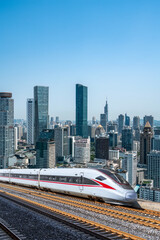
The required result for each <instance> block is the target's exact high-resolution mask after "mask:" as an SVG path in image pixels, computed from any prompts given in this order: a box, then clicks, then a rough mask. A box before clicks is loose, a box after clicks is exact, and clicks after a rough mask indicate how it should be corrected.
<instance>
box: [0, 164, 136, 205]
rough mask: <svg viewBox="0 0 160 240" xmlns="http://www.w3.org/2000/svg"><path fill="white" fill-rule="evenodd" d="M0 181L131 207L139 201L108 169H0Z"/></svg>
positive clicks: (122, 181)
mask: <svg viewBox="0 0 160 240" xmlns="http://www.w3.org/2000/svg"><path fill="white" fill-rule="evenodd" d="M0 181H5V182H10V183H15V184H21V185H27V186H31V187H37V188H42V189H49V190H51V191H55V192H61V193H65V194H70V195H75V196H81V197H87V198H94V199H101V200H103V201H105V202H111V203H119V204H129V203H134V202H135V201H136V199H137V196H136V193H135V191H134V190H133V188H132V187H131V186H130V185H129V183H128V182H126V181H125V180H124V179H123V178H122V177H121V176H120V175H118V174H117V173H114V172H112V171H109V170H107V169H88V168H54V169H10V170H9V169H8V170H7V169H1V170H0Z"/></svg>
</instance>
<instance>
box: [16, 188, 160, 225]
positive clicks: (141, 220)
mask: <svg viewBox="0 0 160 240" xmlns="http://www.w3.org/2000/svg"><path fill="white" fill-rule="evenodd" d="M18 191H20V192H24V193H27V194H28V193H29V194H31V195H33V196H37V197H40V198H43V199H47V200H51V201H53V200H54V201H56V202H60V203H63V204H67V205H70V206H75V207H78V208H81V209H85V210H88V211H92V212H96V213H99V214H103V215H107V216H110V217H114V218H119V219H121V220H124V221H129V222H132V223H135V224H137V223H138V224H140V225H144V226H146V227H151V228H155V229H158V230H159V229H160V221H159V220H155V219H150V218H147V217H143V216H138V215H135V214H131V213H125V212H121V211H117V210H113V209H107V208H104V207H100V206H96V205H93V204H88V203H82V202H77V201H74V200H69V199H66V198H65V199H62V198H60V197H57V196H51V195H48V194H45V193H40V194H39V193H36V192H33V191H28V190H24V189H22V190H21V189H20V190H19V188H18Z"/></svg>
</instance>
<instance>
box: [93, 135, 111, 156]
mask: <svg viewBox="0 0 160 240" xmlns="http://www.w3.org/2000/svg"><path fill="white" fill-rule="evenodd" d="M95 150H96V151H95V153H96V158H100V159H106V160H109V138H108V137H99V138H96V146H95Z"/></svg>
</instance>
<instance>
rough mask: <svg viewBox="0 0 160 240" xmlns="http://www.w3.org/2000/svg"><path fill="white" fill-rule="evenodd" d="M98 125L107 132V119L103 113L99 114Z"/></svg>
mask: <svg viewBox="0 0 160 240" xmlns="http://www.w3.org/2000/svg"><path fill="white" fill-rule="evenodd" d="M100 124H101V125H102V127H103V128H104V130H105V131H107V118H106V114H105V113H102V114H100Z"/></svg>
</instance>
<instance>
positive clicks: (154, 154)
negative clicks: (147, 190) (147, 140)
mask: <svg viewBox="0 0 160 240" xmlns="http://www.w3.org/2000/svg"><path fill="white" fill-rule="evenodd" d="M147 163H148V164H147V165H148V179H153V186H154V187H155V188H160V151H151V152H150V153H148V155H147Z"/></svg>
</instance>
